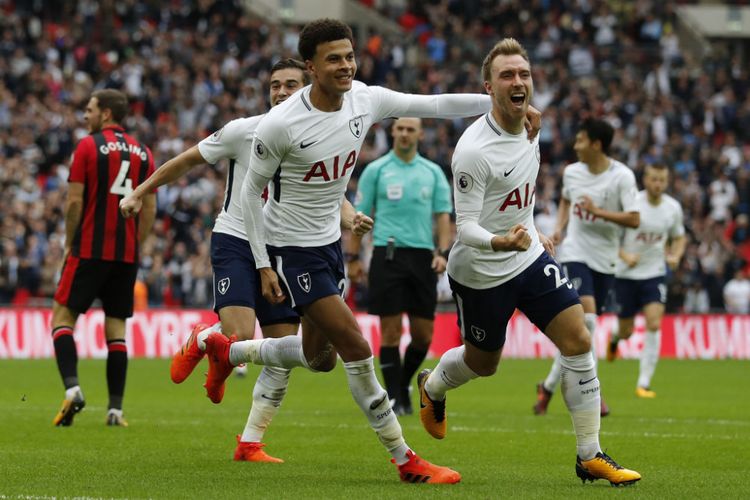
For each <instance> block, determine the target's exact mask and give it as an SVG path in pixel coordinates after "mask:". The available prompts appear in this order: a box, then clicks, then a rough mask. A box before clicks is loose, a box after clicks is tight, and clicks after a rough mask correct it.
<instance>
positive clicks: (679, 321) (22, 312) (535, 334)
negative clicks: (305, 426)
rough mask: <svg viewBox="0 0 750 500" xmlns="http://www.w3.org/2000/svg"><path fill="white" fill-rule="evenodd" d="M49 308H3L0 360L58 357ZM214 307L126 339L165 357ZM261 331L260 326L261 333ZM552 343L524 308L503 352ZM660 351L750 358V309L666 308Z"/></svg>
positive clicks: (453, 328) (638, 330) (374, 334)
mask: <svg viewBox="0 0 750 500" xmlns="http://www.w3.org/2000/svg"><path fill="white" fill-rule="evenodd" d="M50 316H51V311H50V310H49V309H34V308H8V309H0V359H35V358H50V357H54V350H53V347H52V338H51V335H50V328H49V322H50ZM356 317H357V321H358V322H359V325H360V327H361V329H362V332H363V333H364V336H365V338H366V339H367V340H368V341H369V342H370V345H371V346H372V348H373V352H374V353H376V354H377V352H378V350H379V348H380V325H379V321H378V318H377V317H376V316H370V315H368V314H363V313H357V314H356ZM215 321H216V315H215V314H214V313H213V312H212V311H205V310H190V309H153V310H148V311H142V312H137V313H135V315H134V316H133V318H132V319H130V320H129V321H128V322H127V338H126V341H127V345H128V353H129V354H130V356H131V357H146V358H166V357H170V356H171V355H172V354H173V353H174V352H175V351H177V350H178V349H179V348H180V345H181V344H182V342H183V340H184V339H185V337H186V336H187V335H188V333H189V332H190V330H191V329H192V328H193V325H195V324H196V323H209V324H211V323H213V322H215ZM615 321H617V318H615V317H614V316H612V315H604V316H600V317H599V322H598V325H597V329H596V332H595V335H596V347H597V351H598V355H599V357H603V356H604V350H605V346H606V341H607V339H608V338H609V332H610V329H611V327H612V325H613V324H614V322H615ZM103 328H104V314H103V313H102V311H101V310H91V311H89V313H88V314H85V315H81V317H80V318H79V320H78V323H77V324H76V328H75V339H76V343H77V346H78V356H79V357H80V358H105V357H106V356H107V347H106V344H105V342H104V335H103ZM404 331H405V335H404V336H403V337H402V348H405V346H406V345H407V344H408V341H409V336H408V332H409V323H408V320H407V319H406V317H405V318H404ZM258 335H260V331H259V329H257V328H256V336H258ZM643 335H644V319H643V318H642V317H640V316H639V317H637V318H636V322H635V333H634V334H633V336H632V337H631V338H630V339H629V340H628V341H626V342H621V343H620V353H621V355H622V357H623V358H634V357H637V356H638V354H639V353H640V351H641V347H642V345H643ZM460 341H461V334H460V331H459V329H458V326H457V325H456V314H455V313H438V314H437V316H436V318H435V336H434V339H433V342H432V346H431V348H430V355H431V356H432V357H438V356H440V355H441V354H442V353H444V352H445V351H446V350H448V349H450V348H452V347H454V346H457V345H459V344H460ZM554 353H555V347H554V346H553V345H552V343H551V342H550V341H549V340H548V339H547V338H546V337H545V336H544V335H543V334H542V333H541V332H540V331H539V330H538V329H537V328H536V327H535V326H534V325H533V324H531V323H530V322H529V320H528V319H527V318H526V316H524V315H523V314H520V313H516V314H515V315H514V316H513V318H512V319H511V321H510V323H509V325H508V330H507V337H506V342H505V348H504V349H503V357H505V358H549V357H552V356H553V355H554ZM661 356H662V357H664V358H677V359H750V316H747V315H744V316H743V315H726V314H715V315H668V316H666V317H665V318H664V322H663V324H662V342H661Z"/></svg>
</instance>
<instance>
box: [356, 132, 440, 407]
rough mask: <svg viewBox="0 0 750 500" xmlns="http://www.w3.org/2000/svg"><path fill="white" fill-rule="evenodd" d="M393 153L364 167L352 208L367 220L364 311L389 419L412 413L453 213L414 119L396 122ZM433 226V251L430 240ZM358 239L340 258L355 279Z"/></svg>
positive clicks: (358, 272)
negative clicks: (374, 329) (373, 328)
mask: <svg viewBox="0 0 750 500" xmlns="http://www.w3.org/2000/svg"><path fill="white" fill-rule="evenodd" d="M391 134H392V136H393V149H392V150H391V151H389V152H388V153H387V154H386V155H384V156H382V157H381V158H378V159H377V160H375V161H373V162H371V163H370V164H369V165H367V168H365V170H364V171H363V173H362V176H361V177H360V179H359V185H358V192H357V202H356V205H357V210H359V211H362V212H363V213H365V214H367V215H370V216H372V217H373V218H374V219H375V227H374V229H373V240H374V246H375V247H374V250H373V253H372V260H371V262H370V270H369V276H368V280H369V305H368V312H369V313H370V314H374V315H377V316H379V317H380V331H381V334H382V342H381V346H380V368H381V370H382V372H383V380H384V382H385V386H386V390H387V391H388V397H389V398H390V399H391V401H392V403H393V408H394V411H395V412H396V414H397V415H399V416H400V415H409V414H411V413H412V407H411V400H410V397H409V392H410V391H409V387H410V384H411V379H412V377H413V376H414V374H415V373H416V372H417V370H418V369H419V366H420V365H421V364H422V361H423V360H424V359H425V357H426V356H427V351H428V349H429V347H430V343H431V342H432V331H433V326H434V319H435V305H436V303H437V288H436V287H437V275H438V274H440V273H442V272H444V271H445V267H446V263H447V258H448V250H449V248H450V243H451V224H450V213H451V211H452V209H453V206H452V204H451V193H450V186H449V184H448V180H447V179H446V178H445V174H444V173H443V171H442V169H441V168H440V167H439V166H438V165H437V164H435V163H433V162H431V161H429V160H427V159H425V158H423V157H422V156H420V155H419V153H417V146H418V144H419V139H421V138H422V135H423V131H422V122H421V120H420V119H419V118H399V119H397V120H396V121H395V122H394V123H393V129H392V132H391ZM433 217H434V219H435V220H436V221H437V242H438V245H437V248H436V247H435V243H434V236H433ZM360 246H361V238H359V237H355V236H352V238H351V239H350V243H349V247H348V252H347V254H346V260H347V267H348V274H349V277H350V278H351V279H352V280H353V281H355V282H359V281H361V280H362V278H363V274H364V273H363V271H362V266H361V264H360V261H359V251H360ZM403 313H407V314H408V315H409V324H410V328H411V343H410V344H409V346H408V347H407V349H406V352H405V354H404V359H403V362H402V360H401V354H400V351H399V344H400V340H401V334H402V322H401V316H402V314H403Z"/></svg>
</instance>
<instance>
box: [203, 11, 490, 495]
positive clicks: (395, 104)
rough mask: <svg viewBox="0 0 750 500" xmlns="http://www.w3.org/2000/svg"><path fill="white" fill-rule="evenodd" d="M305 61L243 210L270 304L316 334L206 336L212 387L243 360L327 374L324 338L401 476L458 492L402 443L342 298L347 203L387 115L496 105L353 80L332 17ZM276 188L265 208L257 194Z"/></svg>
mask: <svg viewBox="0 0 750 500" xmlns="http://www.w3.org/2000/svg"><path fill="white" fill-rule="evenodd" d="M299 53H300V54H301V55H302V57H303V59H304V60H305V63H306V65H307V69H308V71H309V72H310V75H311V77H312V85H311V86H310V87H306V88H305V89H303V90H302V91H300V92H298V93H296V94H295V95H293V96H292V97H291V98H289V99H287V101H286V102H284V103H283V104H281V105H279V106H277V107H276V108H274V109H272V110H271V111H270V112H269V113H268V115H267V116H266V117H265V118H264V119H263V120H262V121H261V123H260V124H259V125H258V128H257V130H256V137H255V141H254V143H253V153H252V156H251V160H250V168H249V171H248V173H247V176H246V177H245V186H244V191H243V200H242V203H243V214H244V217H245V226H246V229H247V232H248V237H249V240H250V245H251V247H252V250H253V255H254V256H255V259H256V266H257V267H258V270H259V271H260V274H261V280H262V287H263V295H264V296H265V297H266V298H267V299H268V300H269V302H272V303H280V302H282V301H284V300H288V301H289V303H290V304H291V305H292V307H294V308H295V309H296V310H297V311H299V312H300V313H301V314H304V315H305V317H306V318H307V319H309V321H310V322H311V323H312V324H313V325H315V326H316V331H315V332H314V333H306V332H304V331H303V334H302V337H301V338H299V337H284V338H282V339H263V340H248V341H243V342H235V343H231V342H230V340H229V339H227V338H226V337H224V336H222V335H218V334H211V335H209V336H208V338H207V339H206V344H207V350H208V353H209V380H208V386H209V388H210V389H211V390H214V389H213V388H217V390H223V384H224V380H225V379H226V377H228V376H229V374H230V373H231V371H232V368H233V367H234V366H236V365H238V364H241V363H246V362H253V363H257V364H264V365H271V366H283V367H285V368H292V367H295V366H305V367H308V368H311V369H313V370H330V359H329V358H328V357H327V356H326V357H323V358H322V360H321V357H320V356H321V352H320V350H319V348H318V346H320V345H321V344H323V343H322V342H320V341H319V340H316V339H315V337H316V335H318V336H325V338H326V339H327V341H330V343H331V344H333V346H334V347H335V349H336V352H338V354H339V355H340V356H341V358H342V360H343V361H344V368H345V371H346V375H347V379H348V382H349V388H350V390H351V392H352V395H353V397H354V399H355V401H356V402H357V404H358V405H359V407H360V408H361V410H362V411H363V413H364V414H365V415H366V417H367V419H368V421H369V423H370V426H371V427H372V428H373V429H374V430H375V432H376V434H377V435H378V437H379V439H380V441H381V443H382V444H383V445H384V446H385V447H386V449H387V450H388V451H389V452H390V453H391V455H392V457H393V461H394V462H395V463H396V465H397V466H398V469H399V473H400V477H401V479H402V480H403V481H408V482H430V483H456V482H458V481H459V480H460V477H461V476H460V475H459V474H458V473H457V472H455V471H453V470H451V469H449V468H447V467H440V466H436V465H433V464H431V463H429V462H427V461H424V460H422V459H421V458H419V457H418V456H417V455H416V454H415V453H414V452H413V451H412V450H411V449H410V448H409V447H408V446H407V444H406V443H405V441H404V438H403V436H402V433H401V426H400V425H399V423H398V420H397V419H396V416H395V415H394V413H393V411H392V409H391V405H390V402H389V400H388V394H387V393H386V392H385V391H384V390H383V388H382V387H381V386H380V384H379V383H378V381H377V378H376V377H375V369H374V363H373V358H372V352H371V350H370V346H369V344H368V343H367V341H366V340H365V339H364V337H363V336H362V333H361V331H360V330H359V326H358V324H357V321H356V319H355V318H354V315H353V314H352V312H351V311H350V310H349V308H348V307H347V306H346V304H345V303H344V301H343V299H342V298H341V295H340V294H341V293H342V292H343V288H344V283H345V280H344V259H343V254H342V251H341V243H340V229H339V220H338V219H339V205H340V203H341V199H342V196H343V194H344V191H345V190H346V185H347V183H348V181H349V178H350V177H351V174H352V171H353V170H354V166H355V164H356V161H357V156H358V154H359V151H360V149H361V147H362V143H363V142H364V140H365V136H366V133H367V130H368V129H369V128H370V126H371V125H372V124H373V123H374V122H377V121H380V120H382V119H384V118H387V117H391V116H416V117H446V118H451V117H466V116H473V115H477V114H480V113H482V112H484V111H486V110H487V109H488V108H489V99H487V98H486V96H480V95H466V94H463V95H461V94H456V95H440V96H417V95H408V94H401V93H397V92H393V91H390V90H387V89H385V88H382V87H369V86H367V85H365V84H363V83H360V82H355V81H354V75H355V72H356V70H357V63H356V61H355V59H354V50H353V48H352V32H351V29H350V28H349V27H348V26H346V25H345V24H343V23H341V22H339V21H335V20H331V19H323V20H318V21H314V22H312V23H310V24H308V25H307V26H305V28H304V29H303V30H302V32H301V33H300V38H299ZM269 181H272V182H271V185H270V189H269V197H268V203H267V204H266V205H265V207H264V206H263V204H262V200H261V193H262V191H263V188H264V187H265V186H266V185H267V184H268V182H269ZM266 244H268V248H266ZM269 254H270V257H269ZM272 263H273V266H274V267H271V265H272ZM279 280H281V282H280V281H279ZM282 284H283V291H282Z"/></svg>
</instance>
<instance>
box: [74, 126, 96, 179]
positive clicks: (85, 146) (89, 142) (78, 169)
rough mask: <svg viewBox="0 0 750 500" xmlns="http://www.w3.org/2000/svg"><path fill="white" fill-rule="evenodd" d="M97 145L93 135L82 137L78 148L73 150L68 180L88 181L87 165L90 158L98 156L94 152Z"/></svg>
mask: <svg viewBox="0 0 750 500" xmlns="http://www.w3.org/2000/svg"><path fill="white" fill-rule="evenodd" d="M95 147H96V146H95V145H94V138H93V137H91V136H88V137H84V138H83V139H81V142H79V143H78V146H76V150H75V151H74V152H73V158H72V160H71V162H70V173H69V174H68V182H81V183H83V182H86V165H87V164H88V163H89V160H90V158H92V157H95V156H96V155H95V154H94V148H95Z"/></svg>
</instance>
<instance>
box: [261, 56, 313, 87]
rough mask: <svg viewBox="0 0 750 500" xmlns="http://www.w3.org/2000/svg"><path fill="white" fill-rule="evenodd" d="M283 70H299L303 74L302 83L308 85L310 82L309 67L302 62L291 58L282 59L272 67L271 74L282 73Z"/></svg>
mask: <svg viewBox="0 0 750 500" xmlns="http://www.w3.org/2000/svg"><path fill="white" fill-rule="evenodd" d="M282 69H298V70H300V71H301V72H302V82H303V83H305V84H307V83H308V82H309V81H310V76H309V75H308V74H307V67H306V66H305V63H303V62H302V61H298V60H297V59H292V58H291V57H287V58H286V59H282V60H280V61H278V62H277V63H276V64H274V65H273V66H271V74H274V73H276V72H277V71H281V70H282Z"/></svg>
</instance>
